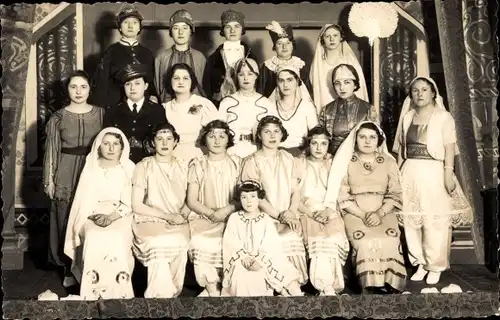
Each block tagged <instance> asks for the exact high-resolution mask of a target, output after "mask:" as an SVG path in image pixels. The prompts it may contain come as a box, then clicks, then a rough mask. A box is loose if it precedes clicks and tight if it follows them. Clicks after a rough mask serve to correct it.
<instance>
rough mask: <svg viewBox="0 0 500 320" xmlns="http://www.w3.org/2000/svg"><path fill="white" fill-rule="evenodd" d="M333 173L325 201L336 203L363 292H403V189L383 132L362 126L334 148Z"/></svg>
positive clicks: (374, 126) (404, 278)
mask: <svg viewBox="0 0 500 320" xmlns="http://www.w3.org/2000/svg"><path fill="white" fill-rule="evenodd" d="M332 170H333V171H332V174H331V175H330V176H329V178H328V191H327V195H326V196H325V199H327V203H330V204H331V203H335V202H338V208H339V210H340V212H341V214H342V216H343V218H344V223H345V227H346V231H347V237H348V239H349V242H350V243H351V246H352V248H353V249H352V259H353V264H354V265H355V267H356V274H357V275H358V277H359V281H360V284H361V286H362V288H363V290H364V291H365V292H370V291H375V292H376V293H378V292H397V291H403V290H404V288H405V284H406V269H405V265H404V260H403V255H402V254H403V251H402V246H401V242H400V239H399V237H400V231H399V227H398V219H397V213H398V212H399V211H400V210H401V209H402V190H401V185H400V179H399V170H398V165H397V162H396V160H395V159H394V158H393V157H392V156H391V155H390V153H389V151H388V150H387V146H386V144H385V136H384V133H383V131H382V129H380V127H379V126H378V125H377V124H375V123H374V122H365V121H363V122H361V123H360V124H359V125H358V126H357V127H356V128H354V129H353V130H352V132H351V133H350V134H349V136H348V137H347V139H346V140H345V141H344V143H343V144H342V146H341V147H340V148H339V150H338V152H337V154H336V155H335V158H334V159H333V162H332Z"/></svg>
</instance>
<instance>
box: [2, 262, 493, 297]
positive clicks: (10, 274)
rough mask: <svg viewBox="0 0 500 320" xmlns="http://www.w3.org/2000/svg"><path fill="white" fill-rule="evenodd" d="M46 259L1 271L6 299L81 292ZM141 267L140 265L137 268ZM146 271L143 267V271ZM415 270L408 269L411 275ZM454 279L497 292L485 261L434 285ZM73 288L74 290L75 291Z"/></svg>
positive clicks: (192, 288)
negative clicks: (66, 285)
mask: <svg viewBox="0 0 500 320" xmlns="http://www.w3.org/2000/svg"><path fill="white" fill-rule="evenodd" d="M41 261H43V259H40V258H39V257H36V256H34V255H33V254H31V255H30V254H28V253H26V255H25V260H24V269H23V270H9V271H4V272H3V273H2V284H3V290H4V291H3V293H4V299H9V300H10V299H36V298H37V296H38V295H39V294H40V293H42V292H44V291H45V290H47V289H50V290H51V291H52V292H54V293H56V294H57V295H58V296H59V297H65V296H67V295H68V294H78V292H74V290H77V289H76V288H73V289H70V290H69V291H67V290H66V289H65V288H64V287H63V286H62V282H61V279H60V277H59V275H58V272H57V271H56V270H53V269H50V268H47V266H46V265H45V263H44V262H41ZM136 269H138V270H140V268H136ZM142 272H144V271H142ZM411 273H412V271H411V270H408V274H409V275H411ZM187 274H188V277H189V274H191V276H192V270H191V271H190V270H189V269H188V272H187ZM451 283H454V284H457V285H459V286H460V287H461V288H462V291H464V292H466V291H473V292H476V291H488V292H498V290H499V283H498V279H497V276H496V274H494V273H491V272H490V271H489V270H488V269H487V268H486V267H484V266H482V265H471V264H468V265H452V267H451V269H450V270H447V271H446V272H444V273H443V274H442V276H441V281H440V283H439V284H437V285H435V286H434V287H435V288H437V289H438V290H441V288H443V287H445V286H447V285H449V284H451ZM138 287H139V288H135V289H136V290H137V292H136V295H137V296H139V297H140V296H142V294H143V292H144V289H145V288H144V285H139V286H138ZM425 287H430V286H428V285H426V284H425V282H412V281H408V284H407V287H406V291H410V292H411V293H419V292H420V291H421V290H422V289H423V288H425ZM304 289H305V291H306V294H307V295H309V294H314V293H313V290H311V288H308V287H307V286H306V288H304ZM199 290H200V288H198V287H196V284H194V282H193V280H192V278H191V280H189V279H188V280H187V281H186V283H185V288H184V290H183V292H182V294H181V296H191V297H192V296H196V295H197V294H198V293H199ZM72 291H73V292H72ZM355 292H356V291H355V289H352V287H351V286H350V285H347V288H346V290H345V293H348V294H353V293H355Z"/></svg>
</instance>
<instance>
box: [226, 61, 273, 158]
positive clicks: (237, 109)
mask: <svg viewBox="0 0 500 320" xmlns="http://www.w3.org/2000/svg"><path fill="white" fill-rule="evenodd" d="M234 71H235V75H234V78H235V79H234V83H235V84H236V88H237V90H238V91H236V92H235V93H233V94H232V95H230V96H227V97H225V98H224V99H223V100H222V101H221V103H220V106H219V117H220V118H221V119H222V121H225V122H227V124H228V125H229V127H230V128H231V130H232V131H233V132H234V135H235V139H234V140H235V141H234V146H233V147H231V148H229V149H228V152H229V153H233V154H235V155H237V156H239V157H240V158H245V157H247V156H248V155H250V154H252V153H254V152H255V151H257V146H256V145H255V139H254V137H255V129H256V128H257V124H258V123H259V121H260V119H262V118H263V117H264V116H266V115H267V114H269V112H272V111H273V109H274V106H273V104H272V103H271V102H270V101H269V100H268V99H267V98H266V97H264V96H263V95H261V94H260V93H258V92H256V91H255V84H256V81H257V79H258V76H259V69H258V65H257V62H255V60H253V59H250V58H247V59H241V60H238V62H236V65H235V70H234Z"/></svg>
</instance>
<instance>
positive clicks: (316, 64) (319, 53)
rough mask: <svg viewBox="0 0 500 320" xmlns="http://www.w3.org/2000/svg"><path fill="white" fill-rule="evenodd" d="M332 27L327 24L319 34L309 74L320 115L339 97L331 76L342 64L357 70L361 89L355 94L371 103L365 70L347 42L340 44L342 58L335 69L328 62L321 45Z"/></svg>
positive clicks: (336, 63)
mask: <svg viewBox="0 0 500 320" xmlns="http://www.w3.org/2000/svg"><path fill="white" fill-rule="evenodd" d="M331 26H333V24H327V25H325V26H324V27H323V28H321V31H320V32H319V37H318V40H317V41H316V50H315V52H314V58H313V60H312V64H311V71H310V73H309V80H310V81H311V84H312V87H313V99H314V104H315V105H316V110H317V112H318V114H319V113H320V112H321V109H322V108H323V107H324V106H325V105H327V104H328V103H330V102H332V101H333V100H335V98H336V97H337V94H336V93H335V90H334V89H333V84H332V78H331V76H329V74H331V71H332V70H333V69H334V68H335V67H336V66H338V65H339V64H341V63H345V64H350V65H352V66H353V67H354V68H355V69H356V72H357V73H358V76H359V89H358V90H357V91H355V92H354V94H355V95H356V96H357V97H358V98H360V99H362V100H365V101H366V102H370V101H369V99H368V90H367V89H366V80H365V75H364V73H363V69H362V68H361V64H360V63H359V61H358V58H357V57H356V54H355V53H354V51H352V48H351V46H350V45H349V43H347V41H345V40H343V41H342V42H341V43H340V46H341V47H340V50H341V57H340V59H339V60H338V61H336V62H335V65H333V68H332V65H330V64H328V63H327V62H326V60H325V59H326V52H325V48H324V47H323V45H322V44H321V38H322V37H323V34H324V33H325V31H326V30H327V29H328V28H330V27H331ZM330 87H331V88H330Z"/></svg>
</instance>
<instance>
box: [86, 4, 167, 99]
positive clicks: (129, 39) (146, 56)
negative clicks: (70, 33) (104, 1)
mask: <svg viewBox="0 0 500 320" xmlns="http://www.w3.org/2000/svg"><path fill="white" fill-rule="evenodd" d="M143 19H144V18H143V17H142V14H141V13H140V12H139V11H138V10H137V9H136V8H135V6H134V5H132V4H128V3H127V4H124V5H123V6H122V8H121V9H120V11H119V12H118V15H117V17H116V23H117V25H118V30H119V31H120V34H121V39H120V41H118V42H115V43H113V44H112V45H110V46H109V47H108V48H107V49H106V51H104V53H103V54H102V56H101V61H100V63H99V66H98V67H97V70H96V72H95V74H94V76H93V80H94V82H93V83H92V97H91V101H92V103H95V104H96V105H98V106H101V107H105V108H109V107H112V106H114V105H116V104H117V103H118V102H120V100H121V98H123V96H124V92H123V89H122V83H121V82H120V79H119V78H117V73H119V72H121V71H122V70H123V68H124V67H125V65H127V64H135V63H137V64H145V65H146V66H147V73H148V74H147V78H146V82H147V83H150V84H151V85H150V86H149V88H148V91H147V94H146V99H149V100H151V101H152V102H158V97H157V96H156V89H155V87H154V82H153V79H154V56H153V53H152V52H151V50H149V49H148V48H147V47H145V46H143V45H142V44H140V43H139V41H138V40H137V38H138V37H139V33H140V32H141V30H142V20H143Z"/></svg>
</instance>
